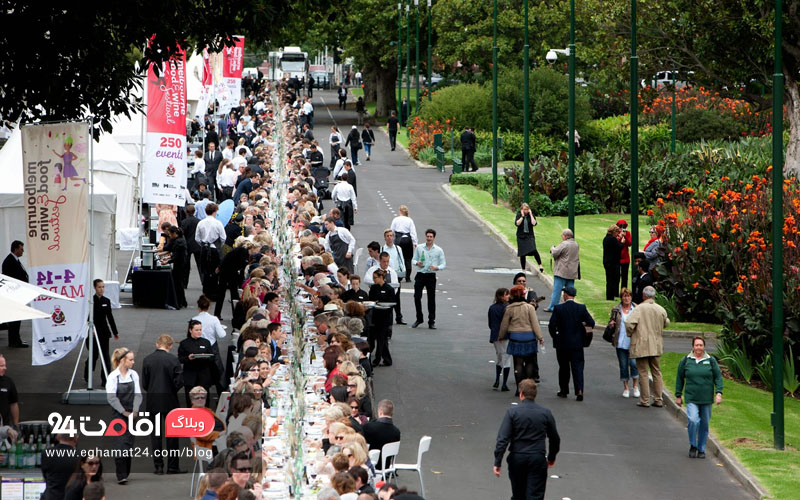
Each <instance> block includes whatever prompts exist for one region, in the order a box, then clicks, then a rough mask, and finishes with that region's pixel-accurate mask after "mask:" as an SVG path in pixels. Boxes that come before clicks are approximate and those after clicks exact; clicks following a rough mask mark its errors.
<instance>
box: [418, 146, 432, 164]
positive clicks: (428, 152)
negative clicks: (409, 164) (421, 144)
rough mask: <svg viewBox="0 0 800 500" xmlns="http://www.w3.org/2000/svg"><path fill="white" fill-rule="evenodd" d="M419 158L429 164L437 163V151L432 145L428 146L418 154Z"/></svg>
mask: <svg viewBox="0 0 800 500" xmlns="http://www.w3.org/2000/svg"><path fill="white" fill-rule="evenodd" d="M417 159H418V160H419V161H421V162H422V163H425V164H428V165H435V164H436V151H434V150H433V147H432V146H428V147H427V148H425V149H421V150H420V151H419V153H418V154H417Z"/></svg>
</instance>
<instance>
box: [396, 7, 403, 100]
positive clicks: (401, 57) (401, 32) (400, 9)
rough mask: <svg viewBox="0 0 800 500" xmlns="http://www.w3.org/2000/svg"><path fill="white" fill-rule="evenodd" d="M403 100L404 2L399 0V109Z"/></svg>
mask: <svg viewBox="0 0 800 500" xmlns="http://www.w3.org/2000/svg"><path fill="white" fill-rule="evenodd" d="M402 100H403V4H402V3H400V2H397V111H398V114H399V111H400V101H402Z"/></svg>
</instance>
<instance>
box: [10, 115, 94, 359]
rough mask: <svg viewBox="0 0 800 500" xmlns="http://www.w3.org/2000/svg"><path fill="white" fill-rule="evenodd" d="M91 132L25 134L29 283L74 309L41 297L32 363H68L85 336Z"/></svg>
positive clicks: (65, 128) (63, 129) (56, 128)
mask: <svg viewBox="0 0 800 500" xmlns="http://www.w3.org/2000/svg"><path fill="white" fill-rule="evenodd" d="M89 140H91V139H90V137H89V127H88V125H87V124H86V123H60V124H52V125H33V126H27V127H23V128H22V158H23V165H22V168H23V179H24V182H25V192H24V198H25V232H26V236H27V242H26V245H25V253H26V254H27V256H28V263H29V266H30V269H29V275H30V281H31V284H35V285H36V286H39V287H41V288H44V289H46V290H49V291H51V292H55V293H58V294H61V295H65V296H67V297H69V298H71V299H75V302H70V301H67V300H61V299H56V298H52V297H46V296H42V297H38V298H37V299H35V300H34V302H33V304H32V307H34V308H36V309H38V310H40V311H42V312H44V313H47V314H48V315H50V318H49V319H47V318H45V319H40V320H34V321H33V345H32V346H31V347H32V349H31V351H32V352H31V354H32V357H33V364H34V365H35V366H36V365H46V364H48V363H52V362H53V361H56V360H58V359H61V358H63V357H64V356H66V355H67V354H68V353H69V352H70V351H71V350H72V349H74V348H75V346H77V344H78V343H79V342H80V341H81V339H82V338H83V334H84V333H85V331H86V330H87V318H88V317H89V315H88V300H87V290H88V289H89V227H88V226H89V217H88V203H89V186H88V182H87V177H88V176H89Z"/></svg>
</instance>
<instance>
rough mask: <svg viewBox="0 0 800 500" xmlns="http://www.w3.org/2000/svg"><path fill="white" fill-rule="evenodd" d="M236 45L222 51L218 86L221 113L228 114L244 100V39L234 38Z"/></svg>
mask: <svg viewBox="0 0 800 500" xmlns="http://www.w3.org/2000/svg"><path fill="white" fill-rule="evenodd" d="M234 40H235V42H236V43H235V44H234V45H233V46H232V47H225V48H224V49H222V64H221V66H222V67H221V72H222V74H221V77H222V78H221V79H220V81H219V83H218V84H217V101H219V113H220V114H227V113H228V112H230V110H231V108H234V107H237V106H239V101H240V100H241V98H242V69H243V66H244V37H243V36H238V35H237V36H234Z"/></svg>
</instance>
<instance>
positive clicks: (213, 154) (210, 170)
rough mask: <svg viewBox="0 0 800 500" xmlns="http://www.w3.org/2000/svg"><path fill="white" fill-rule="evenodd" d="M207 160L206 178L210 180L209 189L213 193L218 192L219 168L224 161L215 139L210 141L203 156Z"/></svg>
mask: <svg viewBox="0 0 800 500" xmlns="http://www.w3.org/2000/svg"><path fill="white" fill-rule="evenodd" d="M203 159H204V160H205V162H206V180H207V181H208V190H209V191H210V192H211V193H215V192H216V186H217V169H218V168H219V164H220V162H221V161H222V153H220V152H219V151H217V145H216V143H214V142H213V141H209V142H208V151H207V152H206V154H205V155H204V156H203Z"/></svg>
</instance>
